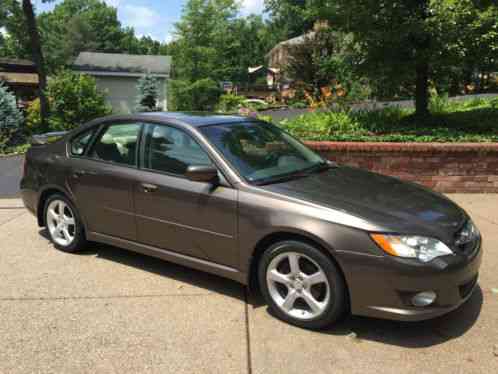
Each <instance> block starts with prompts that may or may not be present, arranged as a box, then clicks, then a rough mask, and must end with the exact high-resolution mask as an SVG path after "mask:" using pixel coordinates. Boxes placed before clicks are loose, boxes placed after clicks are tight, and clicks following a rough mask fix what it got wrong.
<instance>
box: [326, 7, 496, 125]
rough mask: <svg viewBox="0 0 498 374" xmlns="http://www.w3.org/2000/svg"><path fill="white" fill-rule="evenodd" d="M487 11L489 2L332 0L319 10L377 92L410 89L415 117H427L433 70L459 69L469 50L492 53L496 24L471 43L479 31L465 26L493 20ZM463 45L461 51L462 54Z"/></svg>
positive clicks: (433, 76)
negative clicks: (349, 43)
mask: <svg viewBox="0 0 498 374" xmlns="http://www.w3.org/2000/svg"><path fill="white" fill-rule="evenodd" d="M492 7H494V8H496V2H495V1H494V0H461V1H460V0H459V1H457V0H419V1H413V0H386V1H381V2H379V1H377V0H336V1H334V2H331V3H330V4H325V8H326V9H327V10H328V11H327V14H329V15H330V17H331V20H332V22H331V24H332V25H335V26H336V27H339V28H340V29H342V30H344V31H347V32H352V33H353V34H354V35H355V37H356V40H357V42H358V43H359V45H360V46H361V53H362V57H363V58H364V61H365V63H364V64H363V65H362V70H363V72H365V73H366V74H368V75H369V76H370V77H372V78H373V77H376V79H375V80H376V83H377V87H378V88H382V89H383V90H384V92H386V93H389V92H391V93H392V92H395V91H398V90H399V88H400V87H402V86H405V87H406V86H408V87H407V88H408V91H409V92H410V91H411V90H412V89H411V87H414V91H415V102H416V115H418V116H426V115H427V114H428V113H429V110H428V104H429V91H428V88H429V80H430V79H433V78H440V77H436V76H435V72H436V71H437V68H438V67H439V68H441V67H442V66H444V65H446V66H460V67H461V63H462V60H461V59H460V58H455V56H456V55H457V54H459V53H462V52H463V51H465V49H466V48H467V47H468V50H469V51H476V48H475V47H477V50H481V51H485V50H490V49H491V51H496V44H495V43H496V37H494V36H493V35H496V27H497V26H496V24H497V22H498V18H497V17H496V16H495V19H494V21H491V22H490V24H489V25H488V26H486V27H487V28H488V30H490V31H489V32H488V33H487V36H484V37H483V38H477V40H475V39H474V37H475V36H476V33H477V34H479V33H482V29H480V28H479V27H476V28H474V27H473V26H472V21H471V18H472V17H476V16H478V15H479V14H482V12H488V11H489V12H491V13H492V14H496V13H494V12H493V11H491V10H490V9H492ZM469 15H470V17H469ZM478 18H479V17H478ZM487 19H488V20H489V19H490V18H489V17H487ZM478 22H479V21H478ZM473 29H474V30H475V31H476V33H473V32H472V30H473ZM491 30H494V31H491ZM493 33H494V34H493ZM481 35H482V34H481ZM493 40H494V41H493ZM463 44H466V45H467V47H464V50H463V51H462V50H461V49H460V47H461V46H462V45H463ZM473 44H477V46H474V47H472V45H473ZM493 44H494V46H493ZM469 46H470V47H469ZM463 53H465V52H463ZM467 57H469V56H467ZM467 61H468V60H467ZM439 71H440V72H441V73H443V72H444V69H440V70H439ZM410 86H411V87H410Z"/></svg>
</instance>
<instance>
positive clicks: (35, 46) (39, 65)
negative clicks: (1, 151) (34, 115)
mask: <svg viewBox="0 0 498 374" xmlns="http://www.w3.org/2000/svg"><path fill="white" fill-rule="evenodd" d="M22 10H23V13H24V17H25V18H26V25H27V27H28V33H29V39H30V44H31V53H32V56H33V62H34V63H35V65H36V70H37V72H38V80H39V86H38V97H39V98H40V116H41V122H42V128H43V129H44V130H48V123H47V119H48V112H49V106H48V100H47V97H46V96H45V89H46V87H47V73H46V70H45V61H44V58H43V52H42V49H41V43H40V34H39V33H38V27H37V25H36V17H35V13H34V11H33V5H32V4H31V0H23V1H22Z"/></svg>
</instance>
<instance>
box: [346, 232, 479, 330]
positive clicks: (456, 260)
mask: <svg viewBox="0 0 498 374" xmlns="http://www.w3.org/2000/svg"><path fill="white" fill-rule="evenodd" d="M481 258H482V249H481V243H480V242H479V243H478V245H477V246H476V249H475V250H474V251H473V252H472V253H471V254H469V255H464V254H457V255H455V256H445V257H441V258H437V259H434V260H433V261H431V262H430V263H428V264H422V263H420V262H418V261H415V260H408V259H399V258H394V257H391V256H381V257H379V256H369V255H358V254H354V253H348V254H344V253H343V256H341V261H340V262H341V263H342V265H343V269H345V277H346V281H347V283H348V287H349V292H350V299H351V311H352V313H353V314H355V315H363V316H369V317H378V318H386V319H393V320H400V321H420V320H425V319H430V318H434V317H438V316H440V315H443V314H446V313H448V312H450V311H452V310H454V309H456V308H458V307H459V306H460V305H462V304H463V303H464V302H465V301H467V300H468V299H469V298H470V297H471V295H472V292H473V290H474V289H475V287H476V286H477V279H478V272H479V267H480V264H481ZM429 290H430V291H434V292H436V294H437V298H436V300H435V302H434V303H433V304H431V305H430V306H427V307H415V306H413V305H412V303H411V298H412V296H413V295H415V294H416V293H418V292H422V291H429Z"/></svg>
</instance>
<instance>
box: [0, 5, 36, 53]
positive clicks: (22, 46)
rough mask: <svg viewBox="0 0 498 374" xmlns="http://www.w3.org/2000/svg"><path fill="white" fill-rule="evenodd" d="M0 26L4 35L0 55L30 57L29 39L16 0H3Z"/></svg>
mask: <svg viewBox="0 0 498 374" xmlns="http://www.w3.org/2000/svg"><path fill="white" fill-rule="evenodd" d="M3 1H4V3H3V4H2V7H1V11H2V16H1V17H2V19H1V20H0V27H4V28H5V31H6V35H5V36H3V44H0V47H1V48H0V56H2V57H11V58H24V59H31V58H32V56H31V47H30V40H29V35H28V31H27V26H26V22H25V21H24V13H23V10H22V6H21V3H20V2H18V1H17V0H3Z"/></svg>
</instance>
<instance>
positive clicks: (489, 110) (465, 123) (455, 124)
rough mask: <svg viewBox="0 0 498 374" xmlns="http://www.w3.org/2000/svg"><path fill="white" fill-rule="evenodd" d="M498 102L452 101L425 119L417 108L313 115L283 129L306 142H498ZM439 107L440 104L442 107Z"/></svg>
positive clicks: (283, 122)
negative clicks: (416, 110)
mask: <svg viewBox="0 0 498 374" xmlns="http://www.w3.org/2000/svg"><path fill="white" fill-rule="evenodd" d="M497 101H498V100H497V99H479V100H471V101H467V102H457V101H448V102H447V103H445V102H442V105H440V106H439V110H440V112H439V113H435V114H433V115H432V116H430V117H428V118H426V119H423V120H421V119H420V118H418V117H416V116H414V115H413V114H414V110H413V109H406V108H398V107H388V108H384V109H381V110H374V111H336V112H311V113H308V114H304V115H301V116H299V117H297V118H294V119H290V120H284V121H282V122H281V123H280V126H281V127H282V128H284V129H285V130H287V131H289V132H290V133H292V134H293V135H295V136H297V137H299V138H301V139H302V140H332V141H356V142H367V141H369V142H498V132H497V130H496V129H497V126H498V107H497V106H496V102H497ZM438 105H439V104H438Z"/></svg>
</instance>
